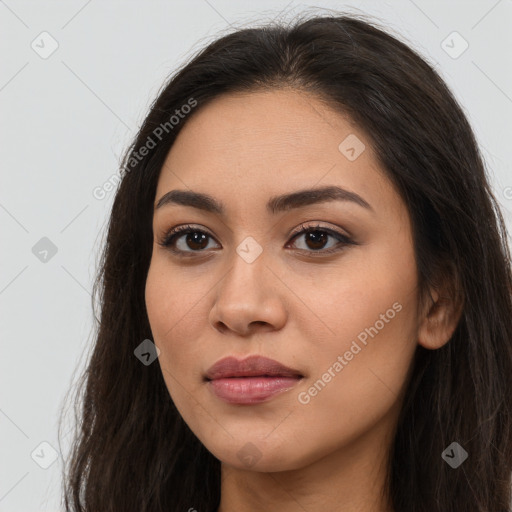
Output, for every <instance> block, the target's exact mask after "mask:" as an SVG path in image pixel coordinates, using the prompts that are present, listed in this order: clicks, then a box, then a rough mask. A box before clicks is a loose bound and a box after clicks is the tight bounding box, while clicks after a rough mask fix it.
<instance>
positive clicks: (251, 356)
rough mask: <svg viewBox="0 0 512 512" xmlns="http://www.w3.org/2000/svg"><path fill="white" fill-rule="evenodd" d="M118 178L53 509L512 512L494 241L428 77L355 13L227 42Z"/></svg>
mask: <svg viewBox="0 0 512 512" xmlns="http://www.w3.org/2000/svg"><path fill="white" fill-rule="evenodd" d="M123 169H124V171H125V172H124V175H123V179H122V182H121V184H120V186H119V189H118V191H117V194H116V198H115V201H114V205H113V209H112V213H111V218H110V225H109V230H108V238H107V240H106V244H105V248H104V253H103V259H102V262H101V263H102V265H101V272H100V273H99V274H98V279H97V282H96V286H95V289H96V290H97V289H98V288H99V289H100V291H101V314H100V322H99V326H98V332H97V335H96V339H95V344H94V350H93V353H92V356H91V359H90V363H89V366H88V369H87V372H86V373H85V374H84V376H83V385H84V387H83V390H84V393H83V396H81V397H80V399H81V400H82V401H83V403H82V404H81V418H80V426H81V429H80V431H79V432H78V433H77V436H76V439H75V444H74V451H73V453H72V457H71V458H70V464H69V468H68V469H67V474H66V481H65V504H66V509H67V510H72V511H78V510H81V511H99V510H102V511H124V512H125V511H129V510H134V511H138V512H141V511H155V512H156V511H162V512H163V511H178V510H180V511H185V510H189V511H193V510H197V511H207V512H210V511H214V510H218V511H219V512H230V511H234V510H238V511H261V510H279V511H284V512H288V511H295V510H309V511H312V510H330V511H343V512H353V511H359V512H361V511H363V512H366V511H368V512H369V511H379V512H391V511H392V512H406V511H407V512H420V511H422V512H423V511H425V512H433V511H439V512H445V511H447V510H450V511H460V512H463V511H472V512H476V511H479V512H484V511H485V512H489V511H498V510H500V511H510V510H511V508H510V503H511V474H512V407H511V405H512V404H511V398H510V397H511V396H512V328H511V322H510V320H511V318H512V298H511V295H512V277H511V267H510V254H509V249H508V246H507V243H506V230H505V226H504V222H503V219H502V216H501V214H500V211H499V208H498V205H497V202H496V200H495V198H494V197H493V195H492V193H491V190H490V185H489V182H488V179H487V177H486V173H485V170H484V165H483V162H482V158H481V155H480V153H479V150H478V147H477V144H476V142H475V138H474V135H473V132H472V130H471V127H470V126H469V124H468V121H467V119H466V117H465V116H464V114H463V112H462V110H461V108H460V106H459V105H458V104H457V102H456V101H455V99H454V98H453V96H452V94H451V93H450V91H449V90H448V89H447V87H446V85H445V84H444V83H443V81H442V80H441V78H440V77H439V76H438V75H437V74H436V72H435V71H434V70H433V69H432V68H431V67H430V66H429V65H428V64H427V63H426V62H425V61H424V60H422V58H421V57H419V56H418V55H417V54H416V53H415V52H414V51H412V50H411V49H410V48H408V47H407V46H406V45H404V44H403V43H401V42H399V41H398V40H396V39H395V38H394V37H392V36H390V35H388V34H387V33H386V32H385V31H384V30H382V29H380V28H377V27H375V26H374V25H372V24H371V23H369V22H367V21H365V20H364V19H362V18H360V17H359V18H357V17H354V16H339V17H336V16H325V17H316V18H312V19H306V20H300V21H297V22H295V23H294V24H293V25H292V26H290V27H284V26H275V25H272V26H266V27H263V28H255V29H245V30H240V31H237V32H235V33H232V34H229V35H227V36H224V37H222V38H220V39H218V40H217V41H215V42H213V43H212V44H210V45H209V46H208V47H207V48H205V49H204V50H202V51H201V52H200V53H199V54H198V55H196V56H195V57H194V58H193V59H192V60H191V61H190V62H189V63H188V64H187V65H186V66H184V67H183V68H182V69H181V70H180V71H179V72H177V73H176V74H175V75H174V76H173V77H172V78H171V79H170V80H169V82H168V84H166V86H165V87H164V88H163V90H162V92H161V93H160V94H159V96H158V98H157V99H156V101H155V102H154V104H153V105H152V107H151V109H150V112H149V114H148V116H147V118H146V119H145V121H144V123H143V126H142V127H141V129H140V132H139V133H138V135H137V137H136V140H135V141H134V143H133V144H132V146H131V147H130V148H129V150H128V151H127V153H126V155H125V158H124V161H123Z"/></svg>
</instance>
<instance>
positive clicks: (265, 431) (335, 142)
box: [145, 89, 456, 512]
mask: <svg viewBox="0 0 512 512" xmlns="http://www.w3.org/2000/svg"><path fill="white" fill-rule="evenodd" d="M349 134H355V135H356V136H357V137H358V138H359V139H360V140H361V141H362V142H363V143H364V144H365V146H366V149H365V150H364V151H363V152H362V153H361V154H360V155H359V157H358V158H357V159H355V160H354V161H350V160H349V159H348V158H346V156H345V155H344V154H342V152H340V150H339V149H338V146H339V144H340V142H342V141H343V140H344V139H345V137H347V136H348V135H349ZM325 185H337V186H340V187H343V188H345V189H347V190H349V191H352V192H355V193H357V194H359V195H360V196H361V197H363V198H364V199H365V200H366V201H367V202H368V203H369V204H370V205H371V208H372V209H373V211H372V210H368V209H365V208H363V207H361V206H359V205H357V204H355V203H351V202H348V201H330V202H324V203H321V204H315V205H309V206H305V207H303V208H300V209H297V210H290V211H287V212H282V213H279V214H277V215H271V214H270V213H269V212H268V211H267V210H266V207H265V205H266V202H267V200H268V199H269V198H270V197H273V196H275V195H279V194H284V193H290V192H293V191H296V190H299V189H307V188H313V187H321V186H325ZM173 189H179V190H193V191H198V192H204V193H208V194H210V195H212V196H214V197H215V198H216V199H217V200H219V201H222V202H223V203H224V204H225V205H226V209H227V212H226V215H225V216H222V217H221V216H219V215H217V214H214V213H209V212H205V211H202V210H199V209H196V208H192V207H190V206H183V205H167V206H164V207H162V208H160V209H158V210H156V211H155V213H154V220H153V232H154V247H153V254H152V259H151V265H150V268H149V273H148V276H147V283H146V290H145V293H146V305H147V311H148V315H149V320H150V325H151V329H152V333H153V336H154V342H155V344H156V345H157V347H158V348H159V349H160V356H159V358H158V361H159V364H160V366H161V369H162V373H163V377H164V379H165V383H166V385H167V388H168V390H169V393H170V395H171V397H172V399H173V401H174V403H175V404H176V406H177V408H178V410H179V412H180V413H181V415H182V416H183V418H184V420H185V421H186V423H187V424H188V425H189V427H190V428H191V430H192V431H193V432H194V434H195V435H196V436H197V437H198V438H199V439H200V441H201V442H202V443H203V444H204V445H205V446H206V448H207V449H208V450H209V451H210V452H211V453H212V454H213V455H214V456H215V457H217V458H218V459H220V461H221V462H222V485H221V503H220V507H219V511H220V512H231V511H235V510H236V511H239V512H256V511H267V510H280V511H283V512H292V511H303V510H307V511H310V510H331V511H343V512H355V511H357V512H365V511H367V512H370V511H372V512H373V511H379V512H380V511H382V512H388V511H391V510H392V509H391V508H390V507H389V506H388V505H387V503H386V502H385V501H384V500H383V499H381V498H380V493H381V492H382V489H383V487H384V479H385V477H386V465H385V464H386V456H387V452H388V450H389V447H390V444H391V441H392V438H393V434H394V429H395V427H396V422H397V417H398V414H399V411H400V406H401V403H402V395H401V392H402V391H403V389H404V385H405V383H406V379H407V376H408V371H409V369H410V367H411V360H412V357H413V355H414V352H415V349H416V347H417V345H418V344H421V345H423V346H424V347H426V348H429V349H436V348H439V347H440V346H442V345H443V344H444V343H446V341H447V340H448V339H449V337H450V336H451V334H452V332H453V329H454V328H455V325H456V318H454V317H453V315H452V314H451V313H450V306H449V302H447V303H446V305H440V304H438V305H437V307H435V308H430V307H425V308H423V310H421V311H420V307H419V292H418V286H417V284H418V278H417V268H416V263H415V256H414V250H413V243H412V234H411V233H412V232H411V223H410V218H409V215H408V212H407V210H406V207H405V205H404V203H403V201H402V200H401V198H400V196H399V195H398V193H397V192H396V190H395V189H394V187H393V186H392V184H391V182H390V181H389V180H388V179H387V178H386V177H385V175H384V174H383V171H382V169H380V167H379V165H378V163H377V160H376V158H375V155H374V154H373V152H372V150H371V147H370V142H369V140H368V138H367V136H366V135H365V133H364V132H363V131H362V130H360V129H359V128H358V127H357V126H355V125H354V124H353V123H352V122H351V121H350V120H349V119H348V118H346V117H344V116H342V115H341V114H340V113H337V112H335V111H333V110H331V109H329V108H328V107H327V106H326V105H325V104H324V103H322V102H320V101H319V100H318V99H317V98H316V97H315V96H312V95H310V94H309V93H304V92H298V91H296V90H292V89H280V90H272V91H257V92H251V93H245V94H229V95H225V96H222V97H219V98H217V99H215V100H214V101H212V102H211V103H209V104H208V105H206V106H205V107H202V108H201V109H200V110H198V111H196V112H194V114H193V115H192V116H191V117H190V119H188V120H187V122H186V125H185V126H184V127H183V129H182V131H181V132H180V134H179V135H178V138H177V140H176V141H175V143H174V145H173V147H172V149H171V151H170V152H169V155H168V157H167V159H166V161H165V164H164V166H163V168H162V172H161V175H160V178H159V182H158V187H157V192H156V197H155V205H156V203H157V202H158V200H159V199H160V198H161V197H162V196H163V195H164V194H165V193H166V192H168V191H170V190H173ZM189 223H190V224H194V228H196V227H197V228H200V229H201V230H203V231H206V232H207V233H209V234H210V235H211V238H208V239H207V244H208V245H207V248H205V249H198V245H197V244H196V245H194V244H193V243H192V244H190V243H189V244H187V242H186V239H187V235H181V238H179V239H178V240H179V241H176V242H175V246H176V245H177V246H178V247H179V248H181V249H182V250H184V251H188V252H189V254H192V257H190V258H186V257H183V258H180V257H178V256H176V255H175V254H173V253H172V252H171V251H170V250H169V249H168V248H164V247H162V246H161V245H159V244H158V242H159V241H161V240H162V238H163V237H164V235H165V233H166V231H168V230H169V229H171V228H173V227H175V226H179V225H184V224H189ZM301 223H307V225H308V227H309V226H311V225H313V226H315V225H316V224H317V223H318V224H321V226H322V228H324V227H325V228H330V229H332V230H335V231H338V232H340V233H342V234H345V235H348V234H350V235H351V237H352V239H353V240H355V241H356V242H357V245H346V246H345V247H343V248H342V249H341V250H340V251H338V252H336V253H333V254H331V255H326V256H318V254H319V253H320V251H321V250H325V249H328V248H330V247H333V246H335V245H336V243H337V239H336V238H334V237H329V238H327V239H326V240H325V242H324V244H323V246H322V244H319V245H317V246H315V245H314V243H311V242H309V243H308V241H307V240H308V239H307V236H306V235H299V237H297V238H295V239H293V238H292V237H291V236H290V234H292V231H293V230H294V229H295V228H297V227H299V226H300V224H301ZM248 236H251V237H253V238H254V239H255V240H256V241H257V242H258V244H259V245H260V246H261V248H262V249H263V252H262V253H261V254H260V255H259V257H257V258H256V260H255V261H253V262H252V263H248V262H247V261H246V260H244V259H243V258H242V257H240V256H239V254H238V253H237V252H236V248H237V246H239V245H240V244H241V243H242V241H244V240H245V238H246V237H248ZM205 245H206V243H205ZM315 247H320V251H318V250H317V251H316V252H315V250H314V249H315ZM194 250H195V251H196V252H193V251H194ZM201 250H202V251H203V252H200V251H201ZM314 252H315V254H317V256H315V255H314V254H313V253H314ZM312 254H313V255H312ZM431 294H432V297H433V299H434V300H436V299H437V298H438V297H439V294H438V291H437V290H431ZM395 303H398V304H400V305H401V306H402V308H401V310H400V311H399V312H397V313H396V315H395V316H394V318H393V319H391V320H389V321H388V322H386V323H385V324H384V327H383V328H381V329H380V330H378V334H376V335H375V336H374V337H373V338H371V337H368V341H367V344H366V345H362V344H361V343H358V344H359V345H360V346H361V347H362V350H361V351H360V352H358V353H357V355H354V356H353V358H352V359H351V360H350V361H346V359H344V360H345V362H346V363H347V364H346V365H345V366H343V369H342V370H341V371H339V372H336V371H334V372H333V371H332V370H331V380H330V382H328V383H326V385H325V387H323V389H321V391H320V392H318V393H317V394H316V395H315V396H312V397H310V398H311V399H310V401H309V403H307V404H304V403H301V402H300V401H299V399H298V396H299V393H303V395H302V396H304V393H307V391H308V390H309V389H310V388H311V387H312V386H313V384H314V383H315V382H317V381H318V379H321V378H322V375H323V374H325V373H326V372H328V369H329V368H332V367H333V364H334V363H335V362H336V361H337V360H338V359H337V358H338V356H342V357H343V355H344V354H345V352H347V351H348V350H349V349H350V346H351V344H352V342H353V341H354V340H357V336H358V335H359V334H360V333H361V332H362V331H364V330H365V328H369V327H370V326H375V325H376V321H378V320H379V319H380V318H381V316H380V315H381V314H384V313H385V312H386V311H387V310H389V309H390V308H392V305H393V304H395ZM250 354H260V355H264V356H267V357H270V358H272V359H275V360H277V361H279V362H281V363H282V364H284V365H286V366H289V367H291V368H294V369H296V370H298V371H299V372H300V373H301V374H302V375H303V376H304V378H303V379H302V380H301V381H300V382H298V384H296V385H295V386H294V387H293V388H292V389H290V390H288V391H285V392H283V393H280V394H278V395H275V396H274V397H273V398H272V399H271V400H270V401H267V402H264V403H261V404H258V405H233V404H228V403H225V402H223V401H221V400H220V399H218V398H217V397H216V396H215V395H213V394H212V393H211V391H210V390H209V388H208V386H207V384H206V383H205V382H204V380H203V376H204V374H205V372H206V371H207V370H208V368H209V367H210V366H211V365H213V364H214V363H215V362H216V361H218V360H219V359H221V358H223V357H225V356H228V355H235V356H236V357H238V358H244V357H246V356H248V355H250ZM332 373H334V375H335V376H334V377H332ZM247 443H252V445H254V446H255V447H256V450H254V448H252V450H254V451H255V453H256V454H257V457H256V458H257V462H256V463H255V464H254V465H252V466H249V465H248V463H246V462H245V461H244V460H243V459H241V458H240V457H239V456H238V454H239V453H242V454H244V453H248V452H249V451H250V450H251V448H249V447H248V446H247ZM258 457H259V458H258ZM191 506H193V503H192V504H191Z"/></svg>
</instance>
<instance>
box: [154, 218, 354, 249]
mask: <svg viewBox="0 0 512 512" xmlns="http://www.w3.org/2000/svg"><path fill="white" fill-rule="evenodd" d="M315 231H320V232H322V233H327V234H328V235H329V236H332V237H334V238H337V239H338V241H339V243H338V244H336V245H335V246H334V247H331V248H330V249H318V250H317V251H314V250H306V249H297V250H298V251H301V252H306V253H308V254H312V255H313V256H316V255H320V256H321V255H329V254H334V253H336V252H339V251H341V250H343V249H344V248H345V246H347V245H357V243H356V242H354V241H353V240H351V239H350V238H348V237H347V236H345V235H343V234H341V233H339V232H337V231H334V230H332V229H328V228H324V227H322V226H320V225H314V226H305V225H304V224H301V226H300V227H299V228H298V229H297V230H296V231H294V232H293V233H292V234H291V239H290V240H294V239H295V238H298V237H299V236H300V235H303V234H306V233H310V232H315ZM189 233H202V234H205V235H207V236H209V237H210V238H214V237H213V236H212V235H210V234H209V233H208V232H207V231H204V230H202V229H198V228H196V227H194V226H192V225H189V224H188V225H184V226H178V227H177V228H173V229H170V230H169V231H167V232H166V233H165V234H164V236H163V239H162V240H161V241H159V242H158V244H159V245H160V246H162V247H164V248H166V249H168V250H170V251H172V252H173V253H175V254H177V255H178V256H180V257H191V256H193V255H194V254H195V253H201V252H206V250H205V249H203V250H200V251H194V250H190V251H182V250H181V249H176V248H174V247H172V244H173V242H174V241H175V240H176V239H178V238H180V237H181V236H183V235H186V234H189Z"/></svg>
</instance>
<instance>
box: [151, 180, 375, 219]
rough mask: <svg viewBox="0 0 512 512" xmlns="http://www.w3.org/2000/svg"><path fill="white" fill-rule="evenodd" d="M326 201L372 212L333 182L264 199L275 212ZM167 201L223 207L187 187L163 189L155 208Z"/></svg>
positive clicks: (218, 209)
mask: <svg viewBox="0 0 512 512" xmlns="http://www.w3.org/2000/svg"><path fill="white" fill-rule="evenodd" d="M329 201H346V202H351V203H354V204H357V205H359V206H361V207H363V208H366V209H367V210H371V211H372V212H374V210H373V208H372V207H371V206H370V204H369V203H368V202H367V201H365V200H364V199H363V198H362V197H361V196H360V195H358V194H356V193H355V192H350V191H349V190H345V189H344V188H341V187H337V186H326V187H321V188H312V189H305V190H298V191H296V192H292V193H290V194H283V195H279V196H275V197H272V198H270V199H269V201H268V202H267V211H268V212H269V213H271V214H273V215H275V214H277V213H280V212H285V211H289V210H292V209H297V208H302V207H304V206H309V205H312V204H318V203H325V202H329ZM170 204H178V205H182V206H191V207H192V208H197V209H199V210H204V211H207V212H210V213H217V214H219V215H224V214H225V211H226V208H225V206H224V204H223V203H222V202H220V201H218V200H217V199H215V198H214V197H212V196H210V195H208V194H204V193H201V192H194V191H191V190H171V191H169V192H167V193H166V194H164V195H163V196H162V197H161V198H160V199H159V200H158V202H157V204H156V206H155V211H156V210H158V209H159V208H162V207H163V206H166V205H170Z"/></svg>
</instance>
